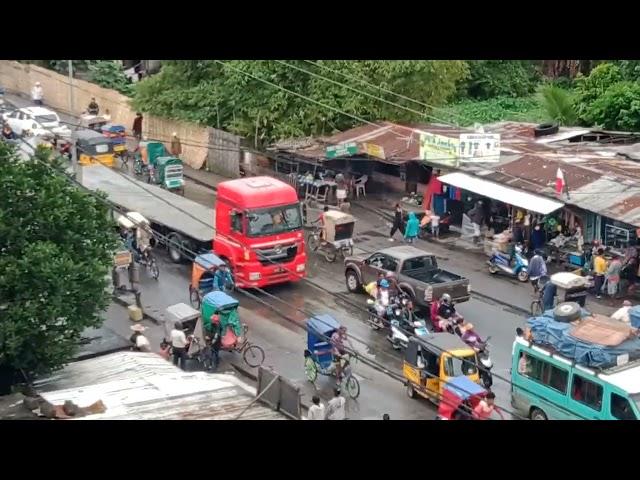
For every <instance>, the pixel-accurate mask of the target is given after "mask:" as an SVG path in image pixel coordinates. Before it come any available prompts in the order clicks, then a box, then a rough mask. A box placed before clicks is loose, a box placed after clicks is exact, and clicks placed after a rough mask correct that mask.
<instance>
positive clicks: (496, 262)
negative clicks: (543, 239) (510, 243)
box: [487, 245, 529, 282]
mask: <svg viewBox="0 0 640 480" xmlns="http://www.w3.org/2000/svg"><path fill="white" fill-rule="evenodd" d="M514 257H515V258H514V261H513V265H512V264H511V260H510V258H509V255H506V254H504V253H502V252H499V251H497V250H494V251H493V254H492V255H491V258H490V259H489V261H488V262H487V264H488V265H489V273H491V274H496V273H498V272H502V273H506V274H507V275H510V276H512V277H516V278H517V279H518V280H520V281H521V282H526V281H527V280H528V279H529V270H528V268H529V261H528V260H527V259H526V258H525V257H524V255H523V253H522V247H521V246H520V245H516V248H515V253H514Z"/></svg>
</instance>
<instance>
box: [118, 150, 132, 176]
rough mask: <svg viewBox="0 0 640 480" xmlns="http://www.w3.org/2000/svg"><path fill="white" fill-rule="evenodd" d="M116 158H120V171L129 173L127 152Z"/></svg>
mask: <svg viewBox="0 0 640 480" xmlns="http://www.w3.org/2000/svg"><path fill="white" fill-rule="evenodd" d="M118 157H119V158H120V170H123V171H125V172H129V152H124V153H122V154H120V155H118Z"/></svg>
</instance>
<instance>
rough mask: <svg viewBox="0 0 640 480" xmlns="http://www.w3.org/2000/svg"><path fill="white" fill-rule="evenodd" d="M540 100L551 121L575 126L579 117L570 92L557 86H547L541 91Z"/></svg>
mask: <svg viewBox="0 0 640 480" xmlns="http://www.w3.org/2000/svg"><path fill="white" fill-rule="evenodd" d="M540 100H541V103H542V106H543V107H544V110H545V112H546V113H547V115H548V117H549V120H553V121H556V122H558V123H560V124H561V125H575V124H576V121H577V115H576V111H575V108H574V106H573V101H572V99H571V95H570V93H569V92H568V91H566V90H564V89H563V88H560V87H557V86H555V85H545V86H544V87H542V88H541V89H540Z"/></svg>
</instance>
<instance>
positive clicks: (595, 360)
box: [527, 310, 640, 368]
mask: <svg viewBox="0 0 640 480" xmlns="http://www.w3.org/2000/svg"><path fill="white" fill-rule="evenodd" d="M587 315H588V312H586V311H585V310H583V315H582V317H583V318H584V317H585V316H587ZM527 325H528V326H529V328H530V329H531V334H532V336H533V342H534V343H538V344H546V345H551V346H552V347H553V348H554V350H556V351H557V352H558V353H559V354H560V355H562V356H564V357H566V358H569V359H572V360H574V361H575V362H576V363H578V364H580V365H584V366H587V367H595V368H606V367H611V366H614V365H616V357H617V356H618V355H623V354H629V358H630V359H633V358H637V357H638V356H640V339H637V338H634V339H630V340H626V341H624V342H622V343H621V344H620V345H618V346H616V347H606V346H604V345H597V344H595V343H587V342H584V341H582V340H579V339H577V338H576V337H573V336H571V334H570V333H569V332H570V331H571V329H572V327H573V326H572V325H571V324H569V323H563V322H557V321H555V320H554V319H553V312H552V311H551V310H549V311H547V312H545V313H544V314H543V315H542V316H539V317H531V318H529V319H528V320H527Z"/></svg>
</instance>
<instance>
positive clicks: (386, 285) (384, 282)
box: [380, 278, 389, 288]
mask: <svg viewBox="0 0 640 480" xmlns="http://www.w3.org/2000/svg"><path fill="white" fill-rule="evenodd" d="M380 288H389V282H388V281H387V279H386V278H383V279H382V280H381V281H380Z"/></svg>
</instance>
